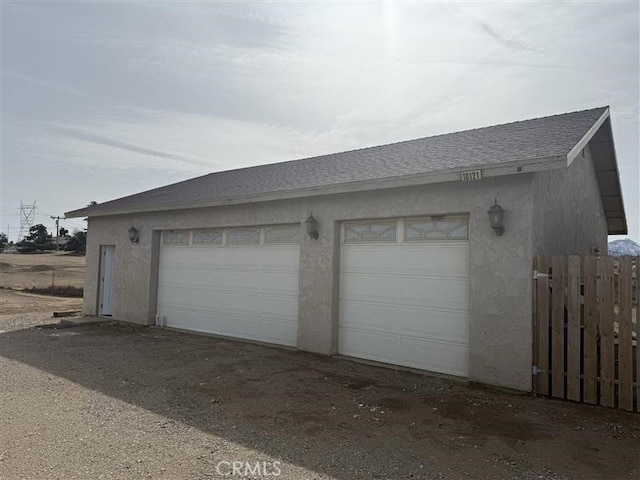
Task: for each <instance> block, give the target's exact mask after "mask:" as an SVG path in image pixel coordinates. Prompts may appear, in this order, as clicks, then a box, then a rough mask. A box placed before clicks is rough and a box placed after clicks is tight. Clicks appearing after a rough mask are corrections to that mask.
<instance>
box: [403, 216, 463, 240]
mask: <svg viewBox="0 0 640 480" xmlns="http://www.w3.org/2000/svg"><path fill="white" fill-rule="evenodd" d="M468 238H469V227H468V222H467V219H466V218H452V217H442V218H441V217H431V218H423V219H418V220H405V240H406V241H407V242H424V241H431V240H467V239H468Z"/></svg>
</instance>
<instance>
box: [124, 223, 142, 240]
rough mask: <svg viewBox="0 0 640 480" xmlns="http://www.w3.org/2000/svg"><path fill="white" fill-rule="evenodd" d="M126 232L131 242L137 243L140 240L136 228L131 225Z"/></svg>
mask: <svg viewBox="0 0 640 480" xmlns="http://www.w3.org/2000/svg"><path fill="white" fill-rule="evenodd" d="M127 233H128V234H129V241H130V242H131V243H138V242H139V241H140V237H139V236H138V229H137V228H136V227H134V226H133V225H131V226H130V227H129V230H127Z"/></svg>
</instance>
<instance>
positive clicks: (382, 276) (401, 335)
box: [338, 217, 469, 377]
mask: <svg viewBox="0 0 640 480" xmlns="http://www.w3.org/2000/svg"><path fill="white" fill-rule="evenodd" d="M467 238H468V221H467V218H466V217H427V218H417V219H392V220H380V221H370V222H357V223H345V224H344V225H343V229H342V245H341V258H340V271H341V274H340V312H339V315H340V317H339V329H338V332H339V347H338V349H339V352H340V353H341V354H344V355H349V356H353V357H358V358H364V359H369V360H375V361H379V362H384V363H390V364H393V365H402V366H407V367H413V368H418V369H422V370H429V371H433V372H440V373H446V374H450V375H456V376H462V377H466V376H468V372H469V369H468V350H469V334H468V318H469V313H468V312H469V304H468V298H469V275H468V271H469V267H468V263H469V260H468V240H467Z"/></svg>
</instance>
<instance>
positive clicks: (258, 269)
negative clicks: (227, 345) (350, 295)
mask: <svg viewBox="0 0 640 480" xmlns="http://www.w3.org/2000/svg"><path fill="white" fill-rule="evenodd" d="M161 238H162V240H161V247H160V259H159V267H158V305H157V313H158V314H159V315H162V319H163V321H164V324H165V325H166V326H168V327H174V328H181V329H185V330H195V331H199V332H206V333H212V334H217V335H224V336H229V337H237V338H244V339H250V340H258V341H261V342H267V343H275V344H279V345H288V346H295V345H296V343H297V325H298V271H299V261H300V245H299V242H300V226H299V225H291V226H274V227H246V228H231V229H209V230H193V231H191V230H176V231H163V232H162V235H161Z"/></svg>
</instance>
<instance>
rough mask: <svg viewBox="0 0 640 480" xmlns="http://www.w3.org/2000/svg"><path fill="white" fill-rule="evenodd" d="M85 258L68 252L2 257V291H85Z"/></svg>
mask: <svg viewBox="0 0 640 480" xmlns="http://www.w3.org/2000/svg"><path fill="white" fill-rule="evenodd" d="M84 260H85V257H83V256H79V255H73V254H69V253H67V252H55V253H29V254H26V253H23V254H20V253H0V287H12V288H18V289H20V288H30V287H47V286H49V285H51V284H52V282H53V283H55V285H60V286H66V285H72V286H74V287H82V286H83V284H84Z"/></svg>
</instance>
